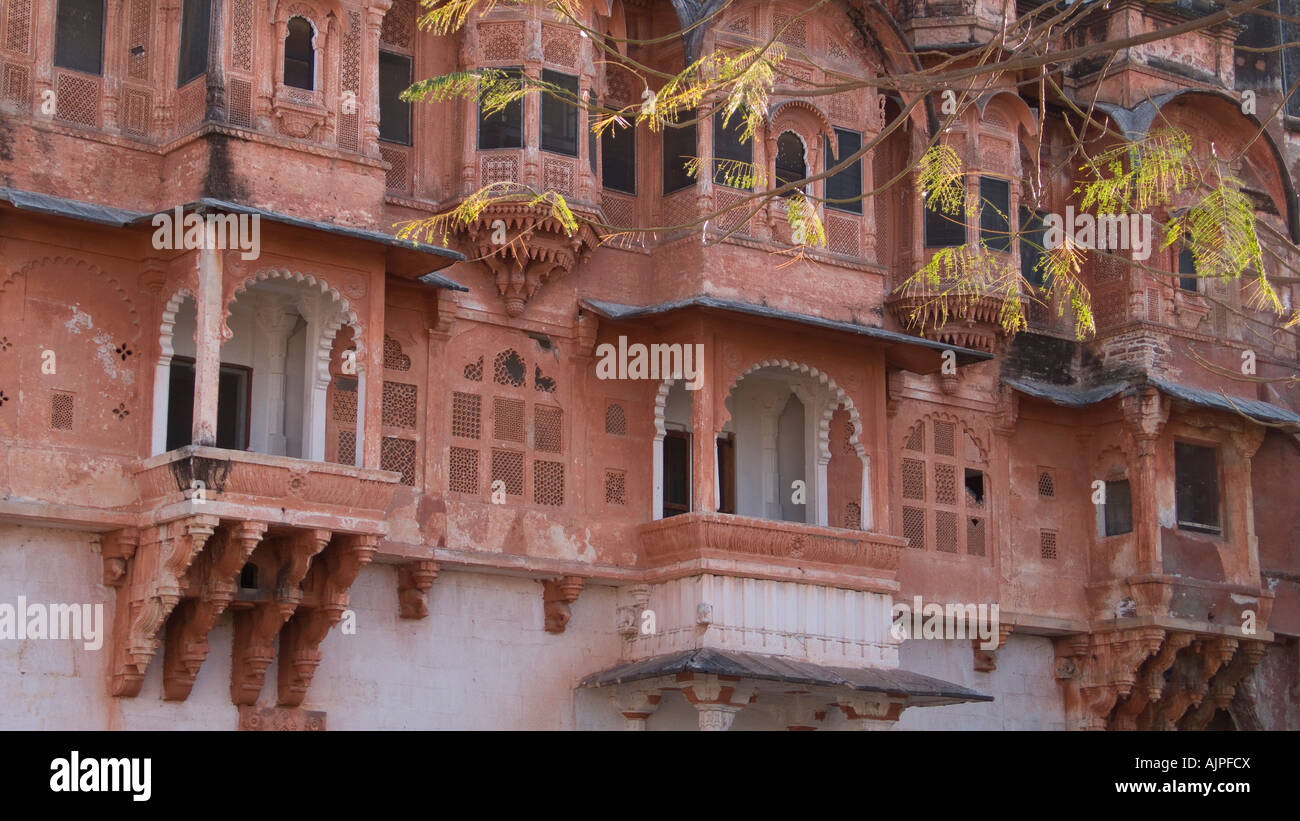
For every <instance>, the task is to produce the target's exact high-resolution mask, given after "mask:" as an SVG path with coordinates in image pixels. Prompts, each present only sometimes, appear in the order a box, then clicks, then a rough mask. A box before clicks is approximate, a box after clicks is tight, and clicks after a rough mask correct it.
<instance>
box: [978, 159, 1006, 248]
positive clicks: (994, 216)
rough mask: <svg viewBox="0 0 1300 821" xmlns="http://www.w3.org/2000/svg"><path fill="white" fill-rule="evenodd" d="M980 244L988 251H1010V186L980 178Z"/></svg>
mask: <svg viewBox="0 0 1300 821" xmlns="http://www.w3.org/2000/svg"><path fill="white" fill-rule="evenodd" d="M980 242H982V243H984V245H985V247H987V248H988V249H989V250H990V251H1002V252H1004V253H1005V252H1008V251H1010V250H1011V184H1010V183H1009V182H1007V181H1006V180H999V179H995V178H994V177H980Z"/></svg>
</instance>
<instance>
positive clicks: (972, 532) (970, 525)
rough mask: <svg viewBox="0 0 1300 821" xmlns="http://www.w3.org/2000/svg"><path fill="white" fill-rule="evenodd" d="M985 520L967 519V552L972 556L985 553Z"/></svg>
mask: <svg viewBox="0 0 1300 821" xmlns="http://www.w3.org/2000/svg"><path fill="white" fill-rule="evenodd" d="M984 537H985V528H984V520H983V519H976V518H971V519H967V520H966V552H967V553H968V554H969V555H971V556H983V555H984Z"/></svg>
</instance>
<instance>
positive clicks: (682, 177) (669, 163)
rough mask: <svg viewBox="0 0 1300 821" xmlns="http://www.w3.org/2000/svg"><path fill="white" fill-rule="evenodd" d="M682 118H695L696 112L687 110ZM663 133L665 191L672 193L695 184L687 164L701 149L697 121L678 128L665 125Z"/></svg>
mask: <svg viewBox="0 0 1300 821" xmlns="http://www.w3.org/2000/svg"><path fill="white" fill-rule="evenodd" d="M681 119H683V120H694V119H695V112H694V111H689V112H686V113H684V114H683V115H682V117H681ZM663 135H664V193H665V194H671V193H673V192H674V191H681V190H682V189H683V188H690V187H691V186H692V185H694V184H695V177H694V176H692V175H691V174H690V172H688V171H687V170H686V166H687V164H688V163H690V162H691V160H693V159H694V158H695V157H696V156H697V154H696V152H697V151H698V150H699V149H698V148H697V146H698V142H697V137H696V127H695V123H691V124H690V125H683V126H680V127H676V128H674V127H673V126H671V125H668V126H665V127H664V130H663Z"/></svg>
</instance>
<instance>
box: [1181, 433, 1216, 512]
mask: <svg viewBox="0 0 1300 821" xmlns="http://www.w3.org/2000/svg"><path fill="white" fill-rule="evenodd" d="M1174 505H1175V507H1176V510H1177V514H1176V515H1177V518H1178V528H1179V529H1180V530H1194V531H1197V532H1200V533H1220V532H1222V528H1221V527H1220V526H1219V454H1218V451H1216V450H1215V449H1214V448H1210V447H1205V446H1203V445H1192V444H1189V443H1187V442H1175V443H1174Z"/></svg>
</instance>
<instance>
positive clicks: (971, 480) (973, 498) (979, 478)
mask: <svg viewBox="0 0 1300 821" xmlns="http://www.w3.org/2000/svg"><path fill="white" fill-rule="evenodd" d="M966 501H967V503H969V504H974V505H983V504H984V472H983V471H979V470H972V469H971V468H966Z"/></svg>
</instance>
